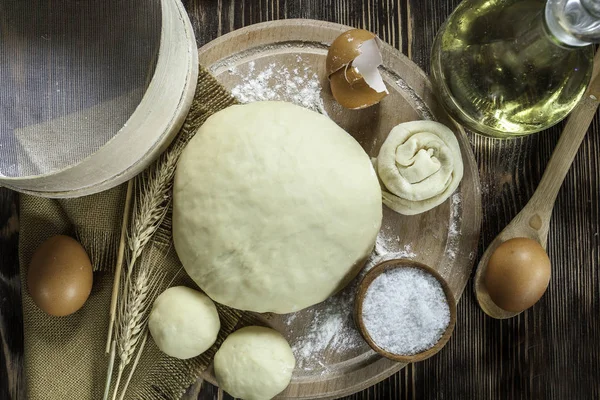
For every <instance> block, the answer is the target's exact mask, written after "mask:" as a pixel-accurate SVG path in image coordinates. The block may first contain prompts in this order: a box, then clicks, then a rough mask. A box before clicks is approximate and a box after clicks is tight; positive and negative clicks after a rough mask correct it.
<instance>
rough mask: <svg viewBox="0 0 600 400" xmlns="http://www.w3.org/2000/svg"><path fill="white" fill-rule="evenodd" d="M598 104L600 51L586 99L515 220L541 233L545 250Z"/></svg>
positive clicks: (577, 107) (571, 119) (569, 121)
mask: <svg viewBox="0 0 600 400" xmlns="http://www.w3.org/2000/svg"><path fill="white" fill-rule="evenodd" d="M599 104H600V51H598V52H597V53H596V56H595V57H594V70H593V73H592V80H591V83H590V85H589V87H588V89H587V91H586V93H585V95H584V98H583V99H582V100H581V102H580V103H579V104H578V105H577V106H576V107H575V109H574V110H573V112H572V113H571V115H570V116H569V119H568V121H567V124H566V125H565V128H564V130H563V132H562V134H561V136H560V139H559V140H558V143H557V145H556V148H555V149H554V152H553V154H552V157H551V158H550V161H549V162H548V165H547V167H546V171H545V172H544V175H543V176H542V180H541V181H540V184H539V186H538V188H537V190H536V191H535V193H534V195H533V196H532V198H531V200H529V203H527V205H526V206H525V208H523V210H522V211H521V212H520V213H519V214H520V215H519V217H520V218H515V220H516V219H518V220H519V221H520V222H523V220H525V221H526V222H528V224H529V226H530V227H531V228H533V229H534V230H536V231H538V234H539V236H540V241H541V243H542V245H543V246H544V247H546V246H545V243H546V240H547V238H548V228H549V225H550V217H551V216H552V209H553V208H554V202H555V201H556V196H557V195H558V192H559V190H560V187H561V186H562V183H563V181H564V179H565V177H566V176H567V172H569V169H570V168H571V164H572V163H573V160H574V159H575V156H576V155H577V151H578V150H579V146H580V145H581V142H582V141H583V138H584V137H585V134H586V132H587V130H588V128H589V126H590V124H591V123H592V120H593V119H594V115H595V114H596V110H597V109H598V105H599Z"/></svg>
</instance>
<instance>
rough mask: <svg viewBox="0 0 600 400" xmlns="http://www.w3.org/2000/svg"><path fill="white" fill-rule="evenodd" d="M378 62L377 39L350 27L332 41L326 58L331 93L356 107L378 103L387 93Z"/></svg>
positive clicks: (345, 105) (345, 104)
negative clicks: (378, 68)
mask: <svg viewBox="0 0 600 400" xmlns="http://www.w3.org/2000/svg"><path fill="white" fill-rule="evenodd" d="M369 41H372V42H369ZM367 42H369V43H367ZM359 56H362V57H360V58H359ZM381 62H382V60H381V52H380V51H379V42H378V41H377V37H376V36H375V35H374V34H373V33H371V32H369V31H365V30H363V29H351V30H349V31H347V32H344V33H343V34H341V35H340V36H339V37H337V38H336V39H335V40H334V41H333V43H331V46H330V48H329V52H328V53H327V61H326V68H327V74H328V77H329V84H330V86H331V93H332V94H333V97H334V98H335V99H336V100H337V102H338V103H340V104H341V105H342V106H343V107H345V108H349V109H352V110H358V109H362V108H366V107H369V106H372V105H374V104H377V103H379V102H380V101H381V99H383V98H384V97H385V96H387V94H388V92H387V89H386V88H385V84H384V83H383V80H382V78H381V75H380V74H379V72H378V71H377V66H378V65H380V64H381ZM359 67H360V68H362V69H361V71H359V69H358V68H359ZM361 72H363V73H364V74H363V73H361Z"/></svg>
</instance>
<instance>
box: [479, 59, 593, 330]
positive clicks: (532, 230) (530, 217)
mask: <svg viewBox="0 0 600 400" xmlns="http://www.w3.org/2000/svg"><path fill="white" fill-rule="evenodd" d="M599 72H600V51H599V52H598V53H596V56H595V58H594V71H593V73H592V81H591V83H590V86H589V87H588V90H587V92H586V94H585V95H584V98H583V99H582V100H581V102H580V103H579V104H578V105H577V107H575V109H573V112H572V113H571V115H570V116H569V119H568V121H567V124H566V125H565V128H564V130H563V132H562V134H561V136H560V139H559V140H558V144H557V145H556V148H555V149H554V153H553V154H552V158H550V161H549V162H548V166H547V167H546V171H545V172H544V175H543V176H542V180H541V181H540V184H539V186H538V188H537V190H536V191H535V193H534V194H533V196H532V197H531V199H530V200H529V202H528V203H527V205H526V206H525V207H524V208H523V210H521V212H520V213H519V214H518V215H517V216H516V217H515V218H514V219H513V220H512V221H511V222H510V223H509V224H508V226H507V227H506V228H504V230H503V231H502V232H500V234H499V235H498V236H497V237H496V238H495V239H494V240H493V241H492V243H491V244H490V245H489V246H488V248H487V250H486V251H485V253H483V256H482V257H481V260H480V261H479V265H478V266H477V273H476V274H475V295H476V296H477V301H478V302H479V306H480V307H481V309H482V310H483V311H484V312H485V313H486V314H487V315H489V316H490V317H492V318H497V319H505V318H511V317H514V316H516V315H518V314H520V313H518V312H511V311H506V310H503V309H501V308H500V307H498V306H497V305H496V304H494V302H493V301H492V299H491V298H490V296H489V294H488V291H487V289H486V288H485V285H484V284H483V277H484V276H485V273H486V269H487V264H488V261H489V259H490V257H491V255H492V253H493V252H494V251H495V250H496V248H497V247H498V246H499V245H500V244H501V243H503V242H505V241H507V240H509V239H512V238H517V237H525V238H530V239H533V240H536V241H537V242H539V243H540V244H541V245H542V247H543V248H544V250H545V249H546V245H547V240H548V229H549V227H550V218H551V217H552V209H553V208H554V202H555V201H556V196H557V195H558V191H559V190H560V187H561V186H562V183H563V181H564V179H565V177H566V175H567V172H568V171H569V169H570V168H571V164H572V163H573V160H574V159H575V155H577V151H578V150H579V146H580V145H581V142H582V141H583V138H584V137H585V134H586V132H587V130H588V128H589V126H590V124H591V122H592V120H593V119H594V115H595V114H596V110H597V109H598V105H599V101H600V76H599Z"/></svg>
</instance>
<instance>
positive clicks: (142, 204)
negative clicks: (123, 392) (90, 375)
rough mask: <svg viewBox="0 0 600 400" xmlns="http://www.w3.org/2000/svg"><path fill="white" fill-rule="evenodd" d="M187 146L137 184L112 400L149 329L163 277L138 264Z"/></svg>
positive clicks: (176, 148) (181, 143)
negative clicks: (151, 307)
mask: <svg viewBox="0 0 600 400" xmlns="http://www.w3.org/2000/svg"><path fill="white" fill-rule="evenodd" d="M186 143H187V140H178V141H176V142H175V143H173V145H172V146H171V147H170V148H169V149H168V150H167V151H166V152H165V153H164V154H163V155H162V156H161V158H160V159H159V160H158V161H157V162H155V163H154V164H153V166H152V167H151V168H150V169H149V170H147V171H146V172H144V173H142V174H141V175H140V176H138V177H137V178H136V180H135V188H134V192H135V193H138V195H137V196H136V197H135V200H134V203H133V211H132V215H131V226H130V228H129V229H130V232H129V233H128V234H127V243H128V247H129V262H128V263H127V269H126V271H125V273H124V275H125V276H124V279H123V281H124V282H123V287H122V289H120V290H118V291H117V293H120V296H117V303H118V314H117V316H116V319H117V322H116V324H115V327H114V328H115V334H114V336H115V337H116V338H117V346H116V349H115V350H113V351H111V354H110V357H111V359H114V357H115V355H114V352H117V353H118V355H119V369H118V372H117V380H116V382H115V386H114V392H113V399H115V398H116V396H117V392H118V389H119V384H120V381H121V378H122V375H123V371H124V370H125V368H126V367H127V365H128V364H129V363H130V362H131V357H132V355H133V354H134V352H135V349H136V347H137V345H138V343H139V341H140V336H141V334H142V333H143V332H144V331H145V329H146V324H147V312H148V310H149V307H150V304H151V303H152V301H153V300H154V297H155V295H156V293H155V291H156V290H157V288H158V286H159V285H158V281H157V280H158V279H159V278H160V279H162V277H164V275H163V276H162V277H161V274H157V273H156V271H153V267H152V265H155V264H156V263H152V262H148V261H146V262H143V261H140V262H138V261H139V260H140V257H141V256H142V254H143V251H144V249H145V248H146V246H147V245H148V243H150V241H151V240H152V237H153V236H154V234H155V233H156V231H157V230H158V228H159V227H160V225H161V224H162V222H163V220H164V218H165V216H166V214H167V212H168V210H169V207H170V205H171V201H172V200H171V191H172V189H173V178H174V176H175V169H176V167H177V161H178V160H179V156H180V155H181V152H182V151H183V149H184V147H185V144H186ZM138 264H139V265H138ZM118 282H119V280H118V279H115V285H119V283H118ZM113 289H114V288H113ZM117 289H118V286H117ZM109 335H110V334H109ZM136 365H137V363H136ZM110 368H113V365H112V363H110V364H109V369H110ZM133 369H135V366H134V367H133V368H132V371H131V373H130V375H131V374H133ZM110 384H111V376H109V377H108V378H107V382H106V386H107V387H110Z"/></svg>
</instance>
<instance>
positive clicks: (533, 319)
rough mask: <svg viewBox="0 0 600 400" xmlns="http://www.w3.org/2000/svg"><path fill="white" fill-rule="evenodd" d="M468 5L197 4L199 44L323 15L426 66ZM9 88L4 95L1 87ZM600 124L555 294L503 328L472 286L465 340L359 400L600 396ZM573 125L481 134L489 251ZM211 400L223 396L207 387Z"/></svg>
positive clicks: (7, 209)
mask: <svg viewBox="0 0 600 400" xmlns="http://www.w3.org/2000/svg"><path fill="white" fill-rule="evenodd" d="M458 3H459V0H254V1H253V0H229V1H226V0H195V1H194V0H188V1H185V4H186V7H187V10H188V11H189V14H190V16H191V19H192V23H193V24H194V27H195V30H196V37H197V40H198V45H202V44H204V43H207V42H208V41H210V40H212V39H214V38H216V37H217V36H219V35H222V34H224V33H227V32H229V31H231V30H234V29H237V28H241V27H243V26H246V25H250V24H254V23H257V22H262V21H268V20H274V19H283V18H313V19H322V20H328V21H333V22H338V23H343V24H346V25H350V26H354V27H361V28H365V29H369V30H371V31H373V32H375V33H377V34H378V35H379V36H380V37H381V38H382V39H383V40H385V41H387V42H388V43H390V44H391V45H392V46H395V47H396V48H398V49H400V50H401V51H402V52H403V53H404V54H406V55H408V56H409V57H410V58H412V59H413V60H414V61H415V62H416V63H417V64H418V65H420V66H421V67H422V68H423V69H424V70H425V71H428V70H429V66H428V62H429V52H430V48H431V44H432V41H433V38H434V35H435V33H436V31H437V29H438V28H439V27H440V25H441V24H442V22H443V21H444V20H445V19H446V17H447V16H448V15H449V14H450V12H451V11H452V10H453V9H454V7H455V6H456V5H458ZM0 90H1V89H0ZM599 123H600V119H599V118H598V115H597V116H596V119H595V121H594V123H593V125H592V128H591V129H590V132H589V133H588V137H587V138H586V139H585V140H584V142H583V145H582V147H581V149H580V151H579V154H578V157H577V158H576V160H575V163H574V165H573V167H572V169H571V171H570V173H569V175H568V176H567V179H566V181H565V183H564V185H563V188H562V191H561V193H560V194H559V196H558V200H557V203H556V208H555V210H554V217H553V221H552V226H551V229H550V237H549V243H548V248H549V253H550V258H551V260H552V263H553V277H552V280H551V282H550V287H549V290H548V292H547V294H546V295H545V296H544V297H543V299H542V300H541V301H540V302H539V303H538V304H537V305H535V306H534V307H533V308H532V309H530V310H528V311H526V312H525V313H523V314H521V315H520V316H518V317H517V318H514V319H511V320H507V321H496V320H493V319H491V318H488V317H486V316H485V314H484V313H483V312H482V311H481V310H480V309H479V308H478V306H477V303H476V300H475V296H474V295H473V292H472V284H469V286H468V287H467V290H466V291H465V293H464V295H463V297H462V299H461V301H460V303H459V305H458V322H457V325H456V330H455V333H454V336H453V337H452V339H451V340H450V342H449V344H448V345H447V346H446V347H445V349H444V350H443V351H442V352H441V353H440V354H438V355H437V356H436V357H434V358H432V359H429V360H427V361H424V362H421V363H418V364H416V365H409V366H408V367H407V368H405V369H404V370H402V371H401V372H399V373H398V374H396V375H394V376H392V377H391V378H389V379H387V380H385V381H383V382H382V383H380V384H378V385H376V386H374V387H372V388H370V389H368V390H365V391H364V392H362V393H358V394H356V395H354V396H350V397H348V398H349V399H453V400H454V399H457V400H467V399H490V400H495V399H498V400H506V399H557V400H558V399H560V400H563V399H568V400H584V399H599V398H600V277H599V276H600V271H599V268H598V267H599V263H600V261H599V257H600V252H599V248H600V246H599V244H600V243H599V241H600V239H599V231H600V165H599V164H600V125H599ZM561 126H562V125H560V126H557V127H555V128H553V129H550V130H549V131H547V132H543V133H540V134H538V135H534V136H531V137H528V138H525V139H516V140H511V141H494V140H488V139H484V138H481V137H478V136H474V135H471V136H470V137H471V142H472V145H473V149H474V151H475V155H476V157H477V161H478V163H479V169H480V175H481V182H482V189H483V208H484V221H483V229H482V236H481V240H480V245H479V253H480V254H481V253H482V251H483V249H484V248H485V247H486V246H487V244H488V243H490V241H491V240H492V239H493V238H494V237H495V236H496V234H498V232H499V231H500V230H501V229H502V228H503V227H504V226H505V225H506V224H507V223H508V222H509V221H510V220H511V219H512V218H513V217H514V216H515V215H516V214H517V212H518V211H519V210H520V209H521V208H522V207H523V205H524V204H525V203H526V202H527V200H528V199H529V198H530V197H531V195H532V193H533V191H534V190H535V187H536V186H537V184H538V182H539V181H540V178H541V175H542V173H543V171H544V168H545V165H546V163H547V162H548V159H549V157H550V155H551V153H552V150H553V148H554V146H555V144H556V141H557V140H558V135H559V132H560V130H561ZM16 204H17V195H16V194H15V193H12V192H10V191H8V190H5V189H0V271H1V279H0V293H1V297H0V300H1V301H0V316H1V324H0V337H1V339H2V346H1V347H0V399H24V398H25V396H24V390H23V388H24V382H23V376H24V374H23V371H22V366H21V354H22V352H23V339H22V335H23V334H22V322H21V316H20V313H21V308H20V289H19V279H18V260H17V241H18V218H17V214H18V210H17V206H16ZM201 398H203V399H212V398H216V390H214V389H212V388H205V389H204V390H202V395H201Z"/></svg>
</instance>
